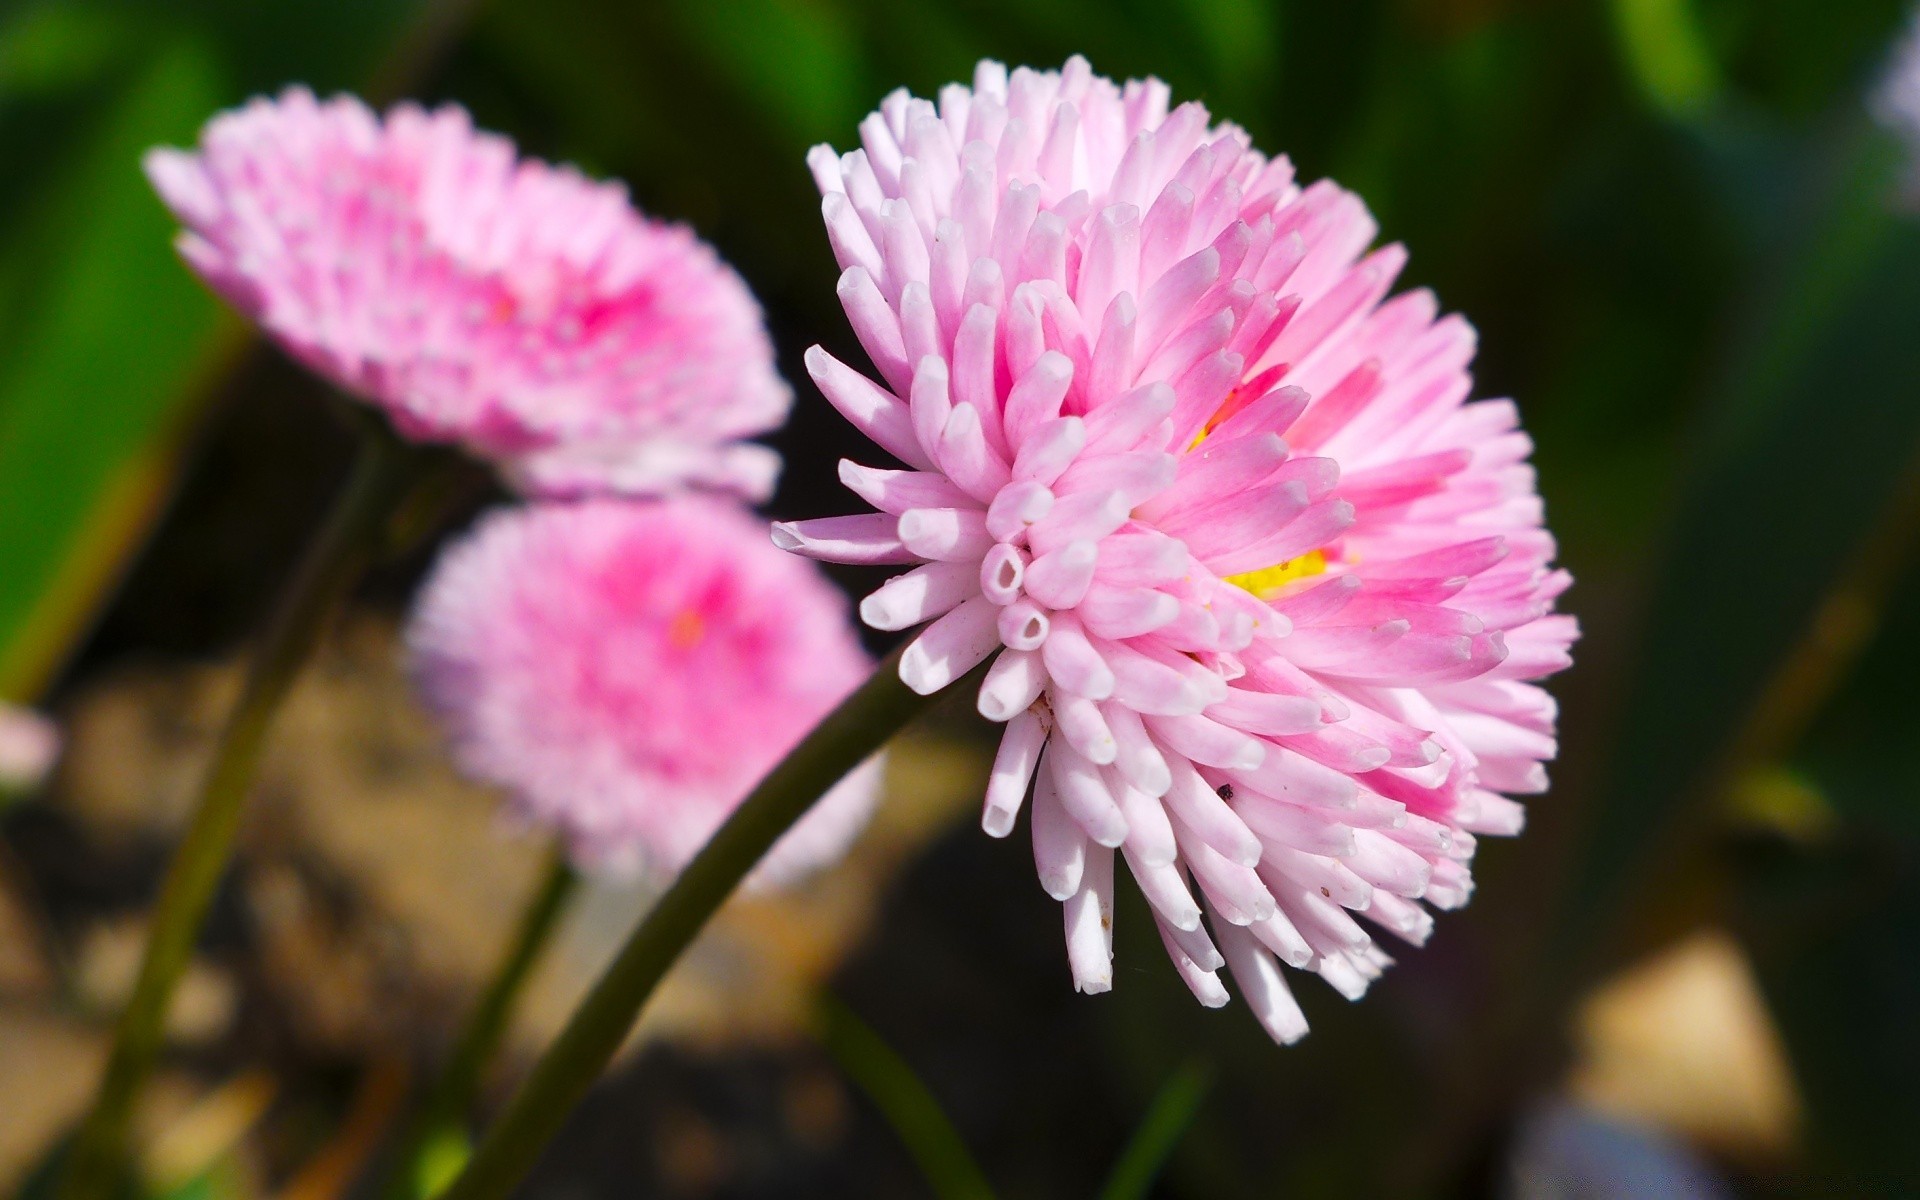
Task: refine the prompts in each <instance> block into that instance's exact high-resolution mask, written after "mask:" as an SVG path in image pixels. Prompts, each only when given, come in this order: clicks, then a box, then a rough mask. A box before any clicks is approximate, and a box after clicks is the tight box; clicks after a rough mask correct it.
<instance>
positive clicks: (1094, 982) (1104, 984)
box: [1073, 975, 1113, 996]
mask: <svg viewBox="0 0 1920 1200" xmlns="http://www.w3.org/2000/svg"><path fill="white" fill-rule="evenodd" d="M1073 989H1074V990H1075V991H1077V992H1079V993H1080V994H1081V995H1083V996H1098V995H1100V994H1101V993H1102V992H1110V991H1112V990H1113V976H1111V975H1109V976H1107V977H1106V978H1105V979H1076V980H1074V983H1073Z"/></svg>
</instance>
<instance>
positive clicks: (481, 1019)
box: [382, 846, 580, 1200]
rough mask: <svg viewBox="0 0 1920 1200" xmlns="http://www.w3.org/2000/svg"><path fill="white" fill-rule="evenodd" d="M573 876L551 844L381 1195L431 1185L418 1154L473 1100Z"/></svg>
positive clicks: (394, 1197) (392, 1197) (394, 1199)
mask: <svg viewBox="0 0 1920 1200" xmlns="http://www.w3.org/2000/svg"><path fill="white" fill-rule="evenodd" d="M579 881H580V877H579V875H577V874H576V873H575V872H574V870H573V867H572V866H570V865H569V864H568V862H567V856H566V852H565V850H564V849H563V848H561V847H559V846H555V847H554V848H553V850H552V852H551V853H550V854H549V855H548V858H547V865H546V869H545V871H544V872H543V873H542V877H541V880H540V885H539V887H538V888H536V889H535V891H534V893H533V895H532V897H531V898H530V899H529V900H528V902H527V907H526V909H525V910H524V911H523V912H522V913H521V915H520V927H519V929H518V930H516V931H515V933H514V937H513V941H512V943H511V944H510V945H509V946H508V948H507V953H506V956H505V957H504V958H502V959H501V961H500V967H499V969H498V970H497V971H495V972H494V976H493V981H492V982H491V983H489V984H488V985H487V990H486V991H485V992H483V993H482V994H481V996H480V1001H479V1003H478V1004H476V1005H475V1006H474V1009H473V1012H472V1013H471V1014H469V1015H468V1017H467V1023H466V1025H465V1027H464V1028H462V1029H461V1031H460V1037H459V1039H458V1040H457V1041H456V1042H455V1043H454V1048H453V1053H452V1055H451V1056H450V1057H449V1058H448V1059H447V1065H446V1067H445V1069H443V1070H442V1072H441V1074H440V1077H439V1078H438V1079H437V1080H435V1081H434V1084H433V1088H432V1090H431V1091H429V1092H428V1093H427V1096H426V1099H425V1100H424V1101H422V1103H421V1105H420V1109H419V1112H418V1113H417V1114H416V1115H415V1116H414V1119H413V1120H412V1122H411V1123H410V1124H409V1125H408V1126H407V1132H406V1133H405V1135H403V1136H402V1137H401V1139H400V1141H399V1144H398V1146H397V1147H396V1149H395V1153H394V1156H393V1160H392V1161H393V1164H394V1173H393V1175H392V1177H391V1178H389V1179H388V1181H387V1186H386V1188H385V1190H384V1191H383V1192H382V1195H383V1196H384V1197H385V1198H386V1200H413V1198H414V1197H416V1196H420V1195H423V1194H426V1193H428V1192H429V1191H431V1190H432V1183H433V1181H432V1180H429V1179H426V1178H424V1177H423V1170H424V1163H423V1161H422V1159H423V1156H424V1154H425V1152H426V1150H427V1148H428V1147H429V1146H430V1145H431V1144H432V1143H433V1142H434V1140H435V1139H436V1138H438V1137H439V1136H440V1135H441V1134H442V1133H444V1132H445V1131H447V1130H449V1129H454V1128H457V1127H458V1124H459V1122H460V1118H461V1115H462V1114H463V1113H465V1112H466V1109H467V1106H468V1105H469V1104H471V1103H472V1102H473V1097H474V1093H475V1092H476V1091H478V1090H479V1086H480V1075H481V1072H482V1071H484V1070H485V1069H486V1066H487V1063H488V1062H490V1061H492V1059H493V1055H494V1052H495V1051H496V1050H498V1049H499V1047H500V1041H501V1038H502V1037H503V1036H504V1035H505V1033H506V1030H507V1018H508V1016H509V1015H511V1013H512V1011H513V1004H514V1001H515V1000H516V999H518V998H519V995H520V989H521V988H522V987H523V986H524V985H525V984H526V981H527V977H528V976H529V975H531V974H532V972H533V965H534V963H535V961H536V960H538V958H539V956H540V951H541V950H542V949H543V948H544V947H545V946H546V944H547V941H548V939H549V938H551V937H552V936H553V931H554V929H555V928H557V927H558V925H559V923H560V915H561V913H563V912H564V911H565V910H566V906H567V901H568V900H569V899H570V898H571V897H572V895H573V892H574V889H575V887H576V886H577V885H578V883H579Z"/></svg>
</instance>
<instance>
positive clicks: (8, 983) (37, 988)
mask: <svg viewBox="0 0 1920 1200" xmlns="http://www.w3.org/2000/svg"><path fill="white" fill-rule="evenodd" d="M26 894H27V893H26V881H25V880H24V879H21V878H20V877H19V872H18V871H15V870H11V869H10V868H9V865H8V861H7V860H6V859H5V858H0V1000H21V999H27V998H35V997H43V996H45V995H47V994H48V993H49V992H51V991H52V990H53V987H54V974H53V964H52V963H50V962H48V961H47V954H46V935H45V933H44V932H43V931H42V930H41V928H40V927H39V923H38V922H37V921H36V920H35V915H34V914H33V913H32V912H30V911H29V910H28V908H27V904H26Z"/></svg>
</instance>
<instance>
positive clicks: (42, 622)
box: [0, 35, 235, 699]
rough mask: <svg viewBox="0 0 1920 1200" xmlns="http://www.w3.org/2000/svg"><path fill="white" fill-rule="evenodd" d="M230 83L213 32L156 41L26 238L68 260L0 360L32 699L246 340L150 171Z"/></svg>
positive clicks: (5, 546)
mask: <svg viewBox="0 0 1920 1200" xmlns="http://www.w3.org/2000/svg"><path fill="white" fill-rule="evenodd" d="M222 92H223V88H222V83H221V74H220V71H219V69H218V67H217V66H216V64H215V62H214V60H213V58H212V56H211V55H210V53H209V50H208V47H207V46H206V45H205V44H204V43H202V42H201V41H199V40H198V39H195V38H193V37H191V36H185V35H182V36H178V37H176V38H175V39H174V40H173V41H172V42H171V43H169V44H166V45H163V46H161V47H159V48H158V49H157V50H156V51H155V52H154V53H153V55H152V57H151V60H150V61H149V62H148V63H146V64H145V65H143V66H142V67H141V68H140V70H139V71H138V72H137V73H136V74H135V75H134V77H133V78H132V79H131V80H130V81H129V82H128V83H127V84H126V86H125V87H124V88H123V90H122V91H121V92H120V94H119V95H118V96H117V97H116V99H115V100H114V102H113V103H112V104H111V105H110V106H108V109H107V111H106V112H105V113H104V115H103V117H102V119H101V121H100V123H99V127H98V129H97V130H96V131H95V133H94V135H93V137H92V138H91V140H90V142H89V144H88V146H87V148H86V150H85V152H84V153H83V154H82V155H80V156H79V160H78V161H77V162H76V163H75V164H74V166H73V169H72V171H71V173H70V174H69V175H68V176H67V177H66V178H65V179H63V180H60V181H59V183H58V184H56V185H55V187H54V188H52V189H51V190H50V192H49V194H48V195H47V196H46V197H45V202H44V203H42V204H41V205H40V206H39V207H38V210H37V211H36V212H35V213H34V214H33V219H32V221H31V222H30V223H29V224H28V225H26V226H25V227H24V228H21V229H19V230H17V231H16V237H17V238H20V239H26V240H28V241H29V244H33V243H39V244H43V245H50V246H55V247H58V267H59V269H58V271H57V273H56V274H55V276H54V277H53V278H52V279H50V280H48V281H47V286H46V287H45V289H44V290H43V291H40V292H39V293H38V294H37V295H35V296H33V297H32V303H31V304H30V305H27V306H18V307H19V308H21V309H22V311H21V312H20V315H21V316H22V317H23V318H24V327H23V328H21V329H20V330H19V331H18V332H17V335H16V336H15V337H13V338H12V339H11V340H12V349H11V353H10V354H9V355H8V356H7V359H6V361H5V362H4V363H0V513H4V514H5V520H4V521H0V561H4V562H6V563H7V564H8V566H7V570H6V571H5V572H4V573H3V574H0V696H4V697H9V698H15V699H27V698H31V697H32V696H33V695H34V694H35V693H36V692H37V691H38V690H39V689H40V688H41V687H42V686H43V685H44V684H45V682H46V680H47V679H48V677H49V675H50V674H51V672H52V671H53V670H54V669H55V668H56V667H57V665H58V664H59V662H60V661H61V659H62V657H63V656H64V654H65V653H66V651H67V648H68V647H69V646H70V645H71V644H72V642H73V639H74V638H75V636H76V635H77V634H78V632H79V631H80V629H82V628H84V626H85V624H86V623H87V622H88V620H89V619H90V618H91V616H92V614H93V611H94V608H95V606H96V605H97V603H98V599H99V597H100V595H101V593H102V591H103V589H104V587H105V585H106V584H107V583H108V582H109V581H110V580H111V579H112V578H113V577H114V575H115V573H116V572H117V571H118V569H119V567H120V565H121V563H122V562H123V561H124V559H125V556H126V553H127V550H128V549H129V547H130V545H131V544H132V542H133V541H134V540H135V539H136V538H137V536H138V535H139V533H140V531H141V530H143V529H144V528H145V527H146V524H147V523H148V520H149V519H150V517H151V514H152V512H153V510H154V507H155V505H156V504H157V502H158V501H159V499H160V497H161V496H162V495H164V493H165V490H166V487H167V485H168V482H169V480H170V478H171V474H172V467H171V464H172V460H173V459H174V458H175V457H176V456H177V454H178V450H179V444H180V439H181V437H182V435H183V434H184V432H185V425H184V420H185V417H186V415H187V414H186V413H185V412H184V411H183V408H182V400H183V398H184V397H185V396H187V395H189V394H191V393H192V391H193V384H194V383H195V381H196V380H198V379H200V378H202V377H203V376H204V374H205V372H207V371H208V370H209V369H210V368H211V367H213V366H215V365H216V364H217V363H218V362H219V361H220V360H221V358H222V356H223V354H224V353H226V352H227V351H228V350H229V348H230V347H232V346H233V344H234V342H235V337H234V333H233V332H232V329H233V327H232V325H231V324H230V323H229V324H228V325H227V326H226V330H227V332H225V333H224V334H223V333H222V329H223V319H222V317H221V316H220V313H219V310H218V308H217V307H216V305H215V303H214V301H213V299H212V298H211V297H210V296H209V295H208V294H207V293H206V291H205V290H204V289H203V288H202V287H201V286H200V285H199V284H198V283H197V282H196V281H195V280H194V279H193V278H192V276H190V275H189V274H187V272H186V271H184V270H183V269H182V268H181V266H180V264H179V263H178V261H176V260H175V258H174V256H173V250H172V246H171V241H172V229H173V225H172V221H171V219H170V218H169V217H168V216H167V215H166V213H165V211H164V210H163V209H162V208H161V206H160V204H159V202H158V201H157V200H156V199H155V198H154V197H153V194H152V192H151V190H150V189H149V188H148V186H147V184H146V181H145V179H144V178H143V177H142V176H141V174H140V171H139V161H140V155H141V153H142V152H143V151H144V150H146V149H147V148H148V147H149V146H152V145H154V144H156V143H160V142H179V141H184V140H189V139H191V137H192V136H193V133H194V130H195V129H196V128H197V127H198V126H199V124H200V122H201V121H203V120H204V119H205V118H206V116H207V115H208V113H210V112H211V111H212V110H213V109H214V108H216V107H217V106H218V104H219V100H220V97H221V95H222Z"/></svg>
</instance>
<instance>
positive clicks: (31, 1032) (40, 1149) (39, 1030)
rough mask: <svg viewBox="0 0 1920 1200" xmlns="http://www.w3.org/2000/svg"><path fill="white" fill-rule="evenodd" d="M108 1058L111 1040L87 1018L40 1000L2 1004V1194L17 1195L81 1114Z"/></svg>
mask: <svg viewBox="0 0 1920 1200" xmlns="http://www.w3.org/2000/svg"><path fill="white" fill-rule="evenodd" d="M105 1061H106V1040H105V1039H104V1038H102V1037H100V1036H99V1034H98V1033H97V1032H96V1031H95V1030H94V1029H93V1028H92V1027H91V1026H90V1025H88V1024H86V1023H85V1022H81V1021H76V1020H73V1019H71V1018H66V1017H61V1016H59V1015H57V1014H56V1013H54V1012H52V1011H50V1010H49V1009H48V1008H47V1007H45V1006H43V1005H39V1004H27V1003H20V1002H0V1079H4V1080H6V1081H7V1097H6V1113H5V1117H4V1118H3V1119H0V1193H5V1194H9V1195H11V1194H12V1192H13V1189H14V1187H15V1186H16V1185H17V1184H18V1183H19V1182H20V1180H21V1178H22V1177H23V1176H24V1175H25V1174H26V1173H27V1172H28V1171H29V1170H31V1169H32V1168H33V1166H34V1165H35V1164H36V1163H37V1162H38V1161H39V1160H40V1157H41V1155H43V1154H45V1153H46V1148H47V1146H48V1145H49V1144H50V1143H51V1142H52V1141H53V1139H54V1138H55V1137H56V1136H57V1135H59V1133H60V1132H61V1131H62V1130H64V1129H65V1128H66V1127H67V1125H68V1123H69V1122H71V1121H72V1120H73V1119H74V1118H75V1117H77V1116H78V1115H79V1113H80V1110H81V1107H82V1106H83V1105H85V1104H86V1102H87V1098H88V1097H89V1096H90V1095H92V1093H93V1085H94V1082H95V1080H97V1079H98V1078H99V1074H100V1067H101V1064H102V1063H104V1062H105ZM23 1081H31V1084H30V1085H25V1084H24V1082H23ZM28 1092H30V1093H31V1095H28V1094H26V1093H28Z"/></svg>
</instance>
